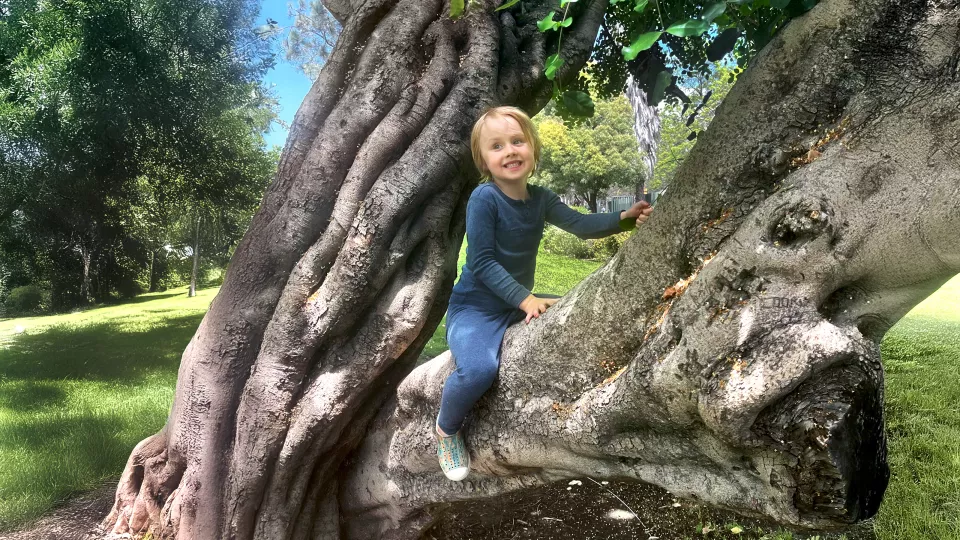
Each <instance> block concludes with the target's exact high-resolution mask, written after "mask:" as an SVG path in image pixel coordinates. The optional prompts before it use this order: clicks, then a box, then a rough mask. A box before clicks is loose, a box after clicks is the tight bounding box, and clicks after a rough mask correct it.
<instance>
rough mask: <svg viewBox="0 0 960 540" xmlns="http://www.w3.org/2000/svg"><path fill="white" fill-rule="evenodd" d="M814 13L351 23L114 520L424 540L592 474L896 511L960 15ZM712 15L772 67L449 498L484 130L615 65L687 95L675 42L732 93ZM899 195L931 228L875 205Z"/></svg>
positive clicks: (528, 360)
mask: <svg viewBox="0 0 960 540" xmlns="http://www.w3.org/2000/svg"><path fill="white" fill-rule="evenodd" d="M810 4H811V2H805V1H797V2H794V1H790V2H784V1H780V0H777V1H773V0H758V1H756V2H749V1H744V2H741V1H739V0H738V1H736V2H734V1H731V2H729V3H720V4H719V5H715V4H713V3H711V4H701V3H698V2H686V1H684V2H667V1H660V2H656V3H655V5H654V3H648V2H644V1H642V0H641V1H639V2H635V3H633V4H631V3H629V2H617V3H616V4H615V5H613V6H612V8H611V9H610V11H609V12H608V11H607V8H608V5H607V3H606V2H604V1H602V0H601V1H596V2H593V1H589V0H580V1H578V2H566V1H565V2H564V4H563V6H560V5H558V4H554V3H552V2H550V3H546V2H543V3H541V2H537V1H527V2H515V3H513V2H511V3H509V5H506V6H503V9H500V10H499V11H498V10H497V8H498V7H499V6H498V3H497V2H485V1H482V0H481V1H479V2H473V3H469V4H467V6H466V10H465V11H464V7H465V6H464V3H461V2H459V1H456V2H451V3H446V2H439V1H436V2H433V1H425V0H416V1H398V2H393V1H383V2H380V1H372V2H371V1H365V2H357V3H354V2H350V1H348V0H339V1H333V0H331V1H329V2H328V3H326V4H325V5H326V7H327V8H328V9H329V10H330V12H331V14H332V15H334V17H336V18H337V19H338V21H340V22H341V24H342V25H343V31H342V33H341V34H340V37H339V39H338V43H337V45H336V46H335V47H334V50H333V51H332V52H331V54H330V58H329V60H328V62H327V64H326V65H325V67H324V69H323V70H322V71H321V73H320V76H319V77H318V79H317V81H316V83H315V84H314V86H313V89H312V90H311V92H310V94H309V95H308V96H307V98H306V100H305V102H304V104H303V106H302V107H301V109H300V111H299V112H298V114H297V117H296V119H295V121H294V123H293V126H292V128H291V134H290V139H289V142H288V144H287V147H286V151H285V152H284V154H283V156H282V158H281V162H280V166H279V170H278V174H277V177H276V179H275V181H274V182H273V184H271V186H270V188H268V191H267V193H266V195H265V197H264V200H263V204H262V205H261V208H260V210H259V211H258V212H257V214H256V215H255V217H254V219H253V222H252V224H251V227H250V229H249V230H248V232H247V234H246V236H245V237H244V240H243V241H242V242H241V244H240V246H238V248H237V250H236V252H235V254H234V258H233V260H232V262H231V265H230V267H229V270H228V273H227V277H226V280H225V282H224V285H223V287H222V288H221V289H220V293H219V295H218V296H217V298H216V299H215V300H214V302H213V303H212V305H211V307H210V310H209V311H208V312H207V314H206V316H205V318H204V320H203V322H202V323H201V325H200V328H199V329H198V331H197V334H196V335H195V337H194V338H193V339H192V340H191V341H190V344H189V345H188V347H187V349H186V350H185V352H184V356H183V360H182V364H181V368H180V372H179V373H180V375H179V380H178V388H177V392H176V397H175V401H174V404H173V407H172V410H171V414H170V417H169V420H168V423H167V425H166V426H165V427H164V428H163V429H162V430H161V431H160V432H159V433H157V434H156V435H154V436H152V437H150V438H148V439H147V440H145V441H143V442H141V443H140V444H139V445H138V446H137V447H136V448H135V449H134V451H133V453H132V455H131V457H130V459H129V461H128V464H127V467H126V470H125V472H124V475H123V477H122V479H121V481H120V484H119V486H118V489H117V499H116V503H115V507H114V510H113V512H112V513H111V516H110V517H109V518H108V520H107V524H108V526H109V527H110V528H111V530H113V531H116V532H131V531H132V532H140V531H143V530H146V529H152V530H154V531H155V532H156V533H158V534H161V535H167V536H176V537H178V538H181V539H184V538H232V539H245V538H270V539H274V540H275V539H282V538H310V537H313V538H317V537H319V538H330V537H346V538H415V537H417V536H418V535H419V534H420V533H421V532H422V531H423V529H425V528H426V527H429V525H430V524H431V523H432V522H433V521H434V520H435V519H437V517H438V516H440V515H442V514H443V513H444V512H445V511H447V510H449V509H451V508H452V502H453V501H466V500H472V501H474V502H475V503H477V502H478V501H480V500H482V499H484V498H490V497H497V496H499V495H502V494H504V493H506V492H510V491H513V490H518V489H521V488H523V487H530V486H537V485H543V484H545V483H548V482H553V481H557V480H560V479H564V478H569V477H571V476H573V477H582V476H583V475H585V474H590V475H591V476H592V477H594V478H596V477H598V476H599V477H601V478H603V477H619V478H634V479H638V480H642V481H647V482H652V483H656V484H658V485H661V486H663V487H666V488H668V489H670V490H672V491H673V492H674V493H676V494H678V495H680V496H694V495H695V496H697V497H699V498H700V499H701V500H705V501H708V502H711V503H713V504H716V505H719V506H724V507H726V508H732V509H736V510H738V511H741V512H744V513H751V514H754V515H758V514H759V515H764V516H767V517H770V518H772V519H775V520H778V521H780V522H783V523H788V524H792V525H794V526H798V527H841V526H843V525H844V524H848V523H850V522H852V521H856V520H858V519H862V518H864V517H866V516H870V515H872V514H873V513H874V512H876V510H877V508H878V506H879V504H880V501H881V499H882V496H883V492H884V490H885V487H886V482H887V478H888V469H887V465H886V460H885V457H886V456H885V453H886V446H885V439H884V431H883V418H882V388H883V374H882V367H881V364H880V358H879V353H878V350H879V349H878V346H877V344H878V342H879V340H880V338H881V337H882V336H883V333H884V332H885V331H886V329H887V328H889V326H890V325H891V324H892V323H893V322H894V321H896V320H897V319H898V318H899V317H900V316H902V314H903V313H905V312H906V311H907V310H908V309H909V308H910V307H911V306H913V305H914V304H915V303H916V302H918V301H919V300H920V299H921V298H923V297H924V296H926V295H927V294H929V292H931V291H932V290H934V289H935V288H936V287H938V286H939V285H941V284H942V283H943V282H944V281H945V280H946V279H948V278H949V277H950V276H951V275H953V274H955V273H956V272H957V271H958V269H960V253H958V251H957V250H958V247H957V244H956V242H955V239H956V232H955V231H956V229H957V227H958V226H960V223H957V219H958V216H960V212H957V211H956V209H957V206H956V204H957V203H956V201H957V186H958V184H960V178H958V173H957V171H958V170H960V156H958V154H957V152H956V151H955V150H953V147H952V146H950V144H952V143H950V144H947V142H948V141H953V137H954V134H955V133H956V131H957V129H960V125H958V122H960V117H958V116H957V115H956V114H955V113H956V110H957V108H958V104H960V83H958V76H957V65H958V63H957V58H958V57H960V42H958V35H960V32H958V25H960V6H958V5H957V3H956V2H928V1H920V0H916V1H908V2H904V1H902V0H900V1H896V2H894V1H892V0H856V1H855V2H854V1H852V0H826V1H825V2H823V3H822V4H818V5H817V7H816V8H814V9H813V10H811V11H810V12H809V13H806V15H803V16H801V17H797V16H798V15H800V14H802V13H804V12H805V11H806V10H807V8H809V7H810ZM551 12H552V13H551ZM718 13H719V14H718ZM558 15H559V16H558ZM555 17H556V18H555ZM568 18H569V19H570V20H569V21H568V20H567V19H568ZM791 20H792V22H790V23H789V24H787V22H788V21H791ZM708 21H713V22H715V23H717V24H718V25H719V28H718V29H719V30H721V31H720V32H719V33H717V34H716V35H717V36H718V37H717V38H716V40H719V39H721V38H720V36H725V35H727V36H729V35H730V34H729V33H727V32H726V30H733V31H735V32H736V33H737V35H738V36H739V35H742V36H744V39H743V41H740V42H732V41H731V42H729V43H728V45H729V46H730V47H733V46H735V45H736V43H739V45H736V47H737V48H738V49H739V50H740V51H741V53H742V55H743V56H741V58H748V57H749V55H750V53H751V52H752V51H753V50H754V49H755V48H759V47H760V46H763V45H765V47H764V48H763V50H762V52H760V53H759V54H757V55H755V56H754V57H753V58H754V61H753V63H752V64H751V65H750V67H749V68H748V69H747V71H746V72H745V73H744V74H742V75H741V76H740V77H739V79H738V82H737V84H736V85H735V87H734V89H733V90H731V92H730V94H729V95H728V97H727V99H726V100H725V102H724V104H723V105H721V106H720V108H719V109H718V111H717V116H716V117H715V118H714V121H713V123H712V124H711V126H710V128H709V129H707V130H706V131H705V132H704V133H702V134H700V135H699V136H698V142H697V144H696V146H695V147H694V150H692V151H691V153H690V155H689V156H688V157H687V159H686V160H685V161H684V163H683V164H682V165H681V168H680V170H678V171H677V173H676V175H675V176H674V178H673V180H672V183H671V188H670V190H669V192H668V194H667V196H666V198H664V199H663V200H662V201H661V202H660V203H659V206H658V210H657V212H656V213H655V214H654V217H653V218H652V219H651V220H650V221H649V222H648V223H647V224H646V225H645V226H644V227H642V228H641V229H640V230H639V232H638V233H636V235H635V236H633V238H632V239H631V240H630V241H628V242H627V243H626V244H624V246H623V248H622V249H621V251H620V252H619V253H618V254H617V255H616V256H615V257H613V258H612V259H611V260H610V261H609V263H607V264H606V265H605V266H604V267H603V268H602V269H600V270H599V271H598V272H596V273H594V274H593V275H592V276H591V277H589V278H588V279H587V280H585V281H584V282H583V283H581V284H580V285H579V286H578V287H577V288H575V289H574V290H573V291H571V293H570V294H568V295H567V296H566V297H565V298H564V299H563V300H561V301H560V302H559V303H558V304H557V305H556V306H554V307H553V308H552V309H551V310H550V311H548V312H547V313H546V314H545V317H543V318H541V319H540V320H539V321H538V322H539V323H540V324H536V325H534V324H531V325H520V326H518V327H513V328H511V329H509V330H508V332H507V336H506V338H505V342H504V344H503V355H502V363H501V369H500V375H499V381H498V383H497V385H496V386H495V387H494V388H493V389H492V390H491V392H490V393H489V394H488V395H487V396H485V398H484V399H483V400H482V401H481V402H480V404H479V407H478V409H477V411H476V414H475V415H474V417H473V419H472V424H471V426H470V428H469V430H468V439H469V445H470V446H471V448H473V449H474V471H475V476H474V477H473V479H471V480H470V481H469V482H464V483H453V482H448V481H446V480H445V479H443V477H442V475H441V474H440V473H439V472H438V471H437V465H436V461H435V460H436V458H435V457H434V454H433V448H434V446H433V445H434V444H435V443H434V440H433V437H432V435H431V433H432V428H433V425H434V422H435V414H436V410H437V400H438V399H439V391H440V388H441V382H442V380H443V378H444V377H445V375H446V374H447V373H448V372H449V370H450V369H451V363H450V358H449V356H448V355H443V356H441V357H439V358H437V359H434V360H432V361H430V362H427V363H425V364H423V365H422V366H420V367H419V368H417V369H416V370H413V371H411V370H412V369H413V368H414V366H415V364H416V361H417V357H418V354H419V351H420V350H421V348H422V347H423V344H424V343H425V342H426V341H427V339H428V338H429V337H430V336H431V335H432V332H433V330H434V329H435V328H436V326H437V324H438V322H439V320H440V318H441V317H442V315H443V313H444V310H445V308H446V300H447V295H448V294H449V290H450V287H451V285H452V282H453V279H454V274H455V272H456V259H457V254H458V252H459V247H460V241H461V239H462V235H463V220H464V205H465V201H466V198H467V196H468V193H469V192H470V189H471V188H472V186H473V185H474V184H475V182H476V180H477V175H476V172H475V171H474V170H473V168H472V165H471V160H470V156H469V150H468V145H467V143H466V141H467V140H468V137H469V133H470V128H471V126H472V123H473V121H474V119H475V118H476V117H477V116H478V114H479V113H480V111H482V110H483V109H485V108H486V107H487V106H489V105H494V104H501V103H511V104H519V105H521V106H523V107H526V109H527V110H528V111H530V112H536V111H538V110H539V109H541V108H542V107H543V106H544V104H545V103H546V102H547V101H548V100H549V99H550V98H551V97H553V96H556V97H558V98H559V100H560V101H561V102H562V103H563V104H564V107H566V108H567V109H568V110H571V109H576V108H577V107H581V108H584V102H585V100H584V95H583V94H580V93H578V92H583V89H584V88H585V87H586V86H587V84H586V82H584V83H582V87H581V86H580V83H578V82H576V79H575V78H576V77H577V75H578V73H579V71H580V69H581V67H582V66H583V65H584V64H585V62H586V61H587V59H588V57H589V56H590V54H591V51H592V50H595V53H594V58H595V59H596V64H595V65H596V67H595V68H592V70H593V76H592V79H591V81H592V84H594V85H596V86H595V88H597V91H598V92H600V93H604V92H608V95H611V94H619V93H620V92H621V91H622V90H623V81H624V80H625V77H626V72H627V70H628V68H629V69H630V70H631V71H632V72H633V73H634V74H635V75H636V76H637V77H638V80H640V79H642V80H643V81H645V82H647V83H649V87H650V88H649V89H648V91H649V92H650V93H651V101H652V102H657V101H659V99H658V98H662V97H663V96H672V97H668V99H681V100H682V99H683V98H682V97H681V96H680V95H678V94H682V93H683V92H682V88H680V87H679V86H677V85H676V84H675V83H676V80H675V78H674V75H673V71H672V69H670V70H667V69H662V68H661V66H664V65H666V63H667V61H668V60H669V58H666V57H665V54H666V52H665V51H666V48H665V47H662V46H656V47H654V43H656V42H657V41H658V40H665V42H662V43H663V44H664V45H669V50H670V51H671V52H670V54H671V55H673V56H674V57H676V58H678V59H679V60H678V61H683V62H684V63H685V64H687V65H689V66H693V67H691V69H703V70H709V69H710V68H709V66H705V64H706V62H704V61H703V59H704V56H706V55H707V53H708V52H709V51H710V50H713V48H714V43H715V42H716V41H715V40H714V41H711V42H710V43H709V44H707V45H706V46H705V44H704V42H703V39H707V40H708V41H709V40H711V39H713V38H712V37H711V36H713V35H714V34H713V33H710V34H708V33H707V29H708V27H709V24H708ZM538 23H539V24H538ZM601 26H602V27H603V30H602V31H601V38H600V39H599V40H597V35H598V31H600V30H601ZM541 29H542V30H543V32H541ZM561 32H562V39H561V36H560V34H561ZM648 34H652V35H653V37H652V38H651V37H650V36H649V35H648ZM705 35H706V36H707V38H704V37H703V36H705ZM645 36H646V37H645ZM724 39H727V41H730V40H729V39H728V38H724ZM597 47H598V48H597ZM595 48H596V49H595ZM624 54H625V55H626V56H624ZM698 59H699V60H698ZM634 61H638V64H630V63H631V62H634ZM592 65H593V64H592ZM704 66H705V67H704ZM664 72H666V75H663V73H664ZM647 75H649V76H647ZM618 77H619V79H618ZM618 80H619V82H618ZM684 95H685V94H684ZM688 99H689V98H688ZM559 109H560V108H559V107H558V110H559ZM571 112H572V111H571ZM904 140H908V141H910V145H909V146H905V145H904V144H903V141H904ZM917 179H922V182H918V181H917ZM894 199H895V200H897V202H898V204H897V212H899V213H900V215H901V216H905V217H906V219H890V215H884V214H883V213H882V212H878V211H877V208H880V207H881V204H882V203H885V202H888V201H890V200H894ZM890 253H897V254H899V255H900V257H897V258H893V257H890ZM610 365H612V366H614V368H615V369H614V370H613V371H612V372H610V371H609V370H607V369H606V367H607V366H610Z"/></svg>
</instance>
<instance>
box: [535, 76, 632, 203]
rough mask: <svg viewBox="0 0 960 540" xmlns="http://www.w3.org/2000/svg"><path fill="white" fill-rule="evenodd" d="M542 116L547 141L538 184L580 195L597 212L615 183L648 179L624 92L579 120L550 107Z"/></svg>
mask: <svg viewBox="0 0 960 540" xmlns="http://www.w3.org/2000/svg"><path fill="white" fill-rule="evenodd" d="M537 118H538V122H537V125H538V130H539V132H540V138H541V140H542V142H543V153H542V155H541V160H540V166H539V170H538V173H539V175H538V176H539V181H538V183H539V182H542V183H543V184H545V185H547V186H549V187H550V188H551V189H552V190H554V191H556V192H557V193H574V194H575V195H576V196H577V197H579V198H580V199H581V200H584V201H586V202H587V205H588V206H589V207H590V211H591V212H596V211H597V198H598V197H602V196H605V195H606V193H607V190H608V189H610V188H611V187H613V186H623V187H632V186H634V185H636V184H637V183H638V182H643V175H644V164H643V160H642V157H641V156H640V152H639V150H638V149H637V139H636V137H635V136H634V134H633V110H632V109H631V108H630V104H629V103H628V102H627V99H626V98H625V97H624V96H622V95H621V96H616V97H614V98H610V99H604V100H599V101H597V102H596V104H595V112H594V115H593V116H592V117H590V118H586V119H581V120H579V121H571V120H567V121H564V120H563V119H562V118H560V117H559V116H557V115H555V114H551V111H550V109H549V108H548V109H547V111H546V114H544V115H542V116H538V117H537Z"/></svg>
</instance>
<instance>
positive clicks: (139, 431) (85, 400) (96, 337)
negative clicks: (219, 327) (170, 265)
mask: <svg viewBox="0 0 960 540" xmlns="http://www.w3.org/2000/svg"><path fill="white" fill-rule="evenodd" d="M215 293H216V289H207V290H201V291H200V292H199V293H198V295H197V296H196V297H194V298H189V299H188V298H187V297H186V293H185V292H184V293H171V292H167V293H156V294H148V295H144V296H141V297H139V298H137V299H136V300H135V301H133V302H129V303H126V304H122V305H117V306H109V307H101V308H97V309H91V310H89V311H84V312H79V313H72V314H67V315H56V316H49V317H30V318H20V319H7V320H0V530H6V529H9V528H11V527H15V526H16V525H18V524H20V523H23V522H25V521H30V520H32V519H33V518H36V517H38V516H39V515H41V514H42V513H44V512H46V511H47V510H49V509H50V508H51V507H52V506H53V505H55V504H56V503H57V502H59V501H61V500H63V499H64V498H66V497H69V496H70V495H71V494H73V493H77V492H80V491H84V490H89V489H91V488H94V487H96V486H98V485H99V484H100V483H101V482H103V481H104V480H105V479H107V478H113V477H116V476H118V475H119V474H120V472H121V471H122V470H123V466H124V464H125V463H126V460H127V457H128V456H129V455H130V450H132V449H133V447H134V445H136V444H137V443H138V442H140V440H142V439H144V438H145V437H147V436H149V435H151V434H153V433H155V432H156V431H157V430H158V429H159V428H160V427H162V426H163V424H164V422H165V421H166V418H167V413H168V411H169V408H170V404H171V403H172V402H173V389H174V384H175V383H176V378H177V367H178V366H179V364H180V355H181V354H182V352H183V349H184V348H185V347H186V345H187V342H189V341H190V338H191V337H192V336H193V333H194V332H195V331H196V328H197V326H198V325H199V323H200V319H201V318H202V317H203V314H204V313H205V312H206V310H207V307H208V306H209V305H210V301H211V300H212V299H213V296H214V294H215Z"/></svg>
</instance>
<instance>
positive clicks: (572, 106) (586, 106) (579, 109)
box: [563, 90, 594, 118]
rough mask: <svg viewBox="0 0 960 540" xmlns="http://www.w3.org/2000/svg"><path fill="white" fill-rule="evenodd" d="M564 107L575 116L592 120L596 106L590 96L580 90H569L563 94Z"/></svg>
mask: <svg viewBox="0 0 960 540" xmlns="http://www.w3.org/2000/svg"><path fill="white" fill-rule="evenodd" d="M563 105H564V107H566V108H567V110H568V111H570V113H571V114H572V115H574V116H580V117H585V118H590V117H592V116H593V112H594V105H593V100H592V99H590V94H588V93H586V92H581V91H580V90H567V91H566V92H564V93H563Z"/></svg>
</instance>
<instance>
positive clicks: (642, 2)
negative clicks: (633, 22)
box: [633, 0, 650, 13]
mask: <svg viewBox="0 0 960 540" xmlns="http://www.w3.org/2000/svg"><path fill="white" fill-rule="evenodd" d="M649 3H650V0H637V2H636V4H634V6H633V10H634V11H636V12H637V13H643V10H645V9H647V4H649Z"/></svg>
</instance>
